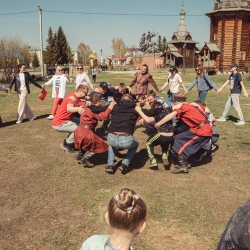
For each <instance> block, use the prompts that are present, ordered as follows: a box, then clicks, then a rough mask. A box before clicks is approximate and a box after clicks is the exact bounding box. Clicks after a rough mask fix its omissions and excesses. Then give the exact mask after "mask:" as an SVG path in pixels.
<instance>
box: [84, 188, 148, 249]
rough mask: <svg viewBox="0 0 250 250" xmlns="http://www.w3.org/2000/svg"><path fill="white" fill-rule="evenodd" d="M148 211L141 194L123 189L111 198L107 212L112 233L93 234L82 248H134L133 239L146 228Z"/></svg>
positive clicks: (107, 219) (106, 215) (106, 217)
mask: <svg viewBox="0 0 250 250" xmlns="http://www.w3.org/2000/svg"><path fill="white" fill-rule="evenodd" d="M146 213H147V208H146V204H145V202H144V201H143V200H142V199H141V198H140V196H139V195H138V194H136V193H135V192H134V191H133V190H131V189H128V188H124V189H122V190H121V191H120V192H119V194H117V195H115V196H113V197H112V198H111V200H110V202H109V206H108V212H107V213H106V214H105V219H106V221H107V223H108V224H109V225H110V226H111V230H112V233H111V235H93V236H91V237H89V238H88V239H87V240H86V241H85V242H84V243H83V245H82V247H81V249H80V250H92V249H93V250H94V249H104V250H112V249H126V250H129V249H130V250H132V247H131V243H132V241H133V239H134V238H135V237H136V235H138V234H139V233H142V232H143V230H144V229H145V226H146V222H145V220H146Z"/></svg>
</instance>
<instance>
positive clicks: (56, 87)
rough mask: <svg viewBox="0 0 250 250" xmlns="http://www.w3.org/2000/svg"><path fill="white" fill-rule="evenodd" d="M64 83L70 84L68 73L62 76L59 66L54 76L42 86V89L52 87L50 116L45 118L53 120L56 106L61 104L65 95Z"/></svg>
mask: <svg viewBox="0 0 250 250" xmlns="http://www.w3.org/2000/svg"><path fill="white" fill-rule="evenodd" d="M66 82H71V80H70V78H69V76H68V73H66V74H63V69H62V67H61V66H57V67H56V74H55V75H54V76H53V77H52V78H51V79H50V80H49V81H48V82H46V83H45V84H43V85H42V88H43V89H44V88H45V87H46V86H49V85H51V84H53V85H52V98H55V100H54V104H53V108H52V111H51V115H49V116H48V117H47V118H48V119H49V120H53V119H54V116H55V114H56V111H57V107H58V105H61V104H62V101H63V98H64V97H65V95H66Z"/></svg>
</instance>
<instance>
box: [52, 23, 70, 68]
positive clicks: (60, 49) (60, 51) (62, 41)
mask: <svg viewBox="0 0 250 250" xmlns="http://www.w3.org/2000/svg"><path fill="white" fill-rule="evenodd" d="M55 43H56V48H57V50H56V63H58V64H65V63H66V64H67V63H68V62H70V61H71V57H72V56H71V49H70V47H69V44H68V42H67V39H66V36H65V34H64V32H63V29H62V27H61V26H60V27H59V28H58V31H57V33H56V39H55Z"/></svg>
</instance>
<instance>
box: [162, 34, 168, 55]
mask: <svg viewBox="0 0 250 250" xmlns="http://www.w3.org/2000/svg"><path fill="white" fill-rule="evenodd" d="M166 48H167V39H166V37H165V36H164V37H163V39H162V52H165V51H166Z"/></svg>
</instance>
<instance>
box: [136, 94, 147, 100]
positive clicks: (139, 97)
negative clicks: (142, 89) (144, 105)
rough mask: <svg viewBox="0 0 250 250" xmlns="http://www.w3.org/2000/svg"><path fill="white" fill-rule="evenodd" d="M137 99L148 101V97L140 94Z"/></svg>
mask: <svg viewBox="0 0 250 250" xmlns="http://www.w3.org/2000/svg"><path fill="white" fill-rule="evenodd" d="M137 99H142V100H145V99H146V96H145V95H143V94H139V95H138V96H137Z"/></svg>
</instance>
